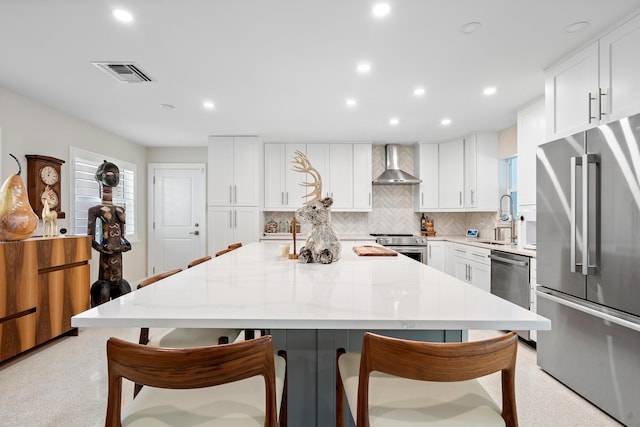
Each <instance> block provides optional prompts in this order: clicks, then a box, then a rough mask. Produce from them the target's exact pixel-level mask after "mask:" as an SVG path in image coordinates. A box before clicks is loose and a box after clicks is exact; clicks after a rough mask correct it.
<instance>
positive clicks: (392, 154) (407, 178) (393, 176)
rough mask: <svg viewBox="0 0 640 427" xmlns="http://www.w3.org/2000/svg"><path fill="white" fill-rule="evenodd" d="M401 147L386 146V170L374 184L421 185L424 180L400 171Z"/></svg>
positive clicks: (394, 145) (396, 145) (395, 145)
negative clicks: (399, 153) (399, 150)
mask: <svg viewBox="0 0 640 427" xmlns="http://www.w3.org/2000/svg"><path fill="white" fill-rule="evenodd" d="M399 147H400V146H399V145H398V144H387V145H385V146H384V149H385V156H386V165H387V166H386V169H385V171H384V172H382V174H381V175H380V176H379V177H377V178H376V179H374V180H373V183H374V184H379V185H390V184H400V185H414V184H420V183H421V182H422V180H421V179H420V178H416V177H415V176H413V175H411V174H410V173H407V172H405V171H403V170H402V169H400V167H399V166H398V163H399V162H398V148H399Z"/></svg>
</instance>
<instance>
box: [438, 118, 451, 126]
mask: <svg viewBox="0 0 640 427" xmlns="http://www.w3.org/2000/svg"><path fill="white" fill-rule="evenodd" d="M440 123H441V124H443V125H445V126H447V125H450V124H451V119H442V120H441V121H440Z"/></svg>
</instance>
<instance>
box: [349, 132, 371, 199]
mask: <svg viewBox="0 0 640 427" xmlns="http://www.w3.org/2000/svg"><path fill="white" fill-rule="evenodd" d="M372 179H373V176H372V172H371V144H353V209H354V210H360V211H371V207H372V202H373V201H372V188H371V181H372Z"/></svg>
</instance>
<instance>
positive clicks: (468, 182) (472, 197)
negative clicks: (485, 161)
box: [464, 135, 498, 208]
mask: <svg viewBox="0 0 640 427" xmlns="http://www.w3.org/2000/svg"><path fill="white" fill-rule="evenodd" d="M477 158H478V145H477V141H476V136H475V135H471V136H468V137H466V138H465V139H464V206H465V207H467V208H475V207H477V206H478V188H477V175H476V174H477V170H478V167H477ZM497 173H498V172H497V169H496V176H497Z"/></svg>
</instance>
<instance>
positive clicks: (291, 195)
mask: <svg viewBox="0 0 640 427" xmlns="http://www.w3.org/2000/svg"><path fill="white" fill-rule="evenodd" d="M296 151H300V152H302V153H303V154H304V153H305V152H306V145H305V144H281V143H276V144H271V143H269V144H264V208H265V210H278V211H281V210H284V211H288V210H295V209H298V208H299V207H301V206H302V204H303V203H304V202H305V198H304V196H305V195H306V194H307V192H308V191H309V190H308V189H307V187H305V186H304V185H302V184H303V183H304V182H305V181H307V180H308V179H309V178H308V175H307V174H306V173H302V172H297V171H295V170H294V169H293V163H292V161H293V159H294V155H295V152H296Z"/></svg>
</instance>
